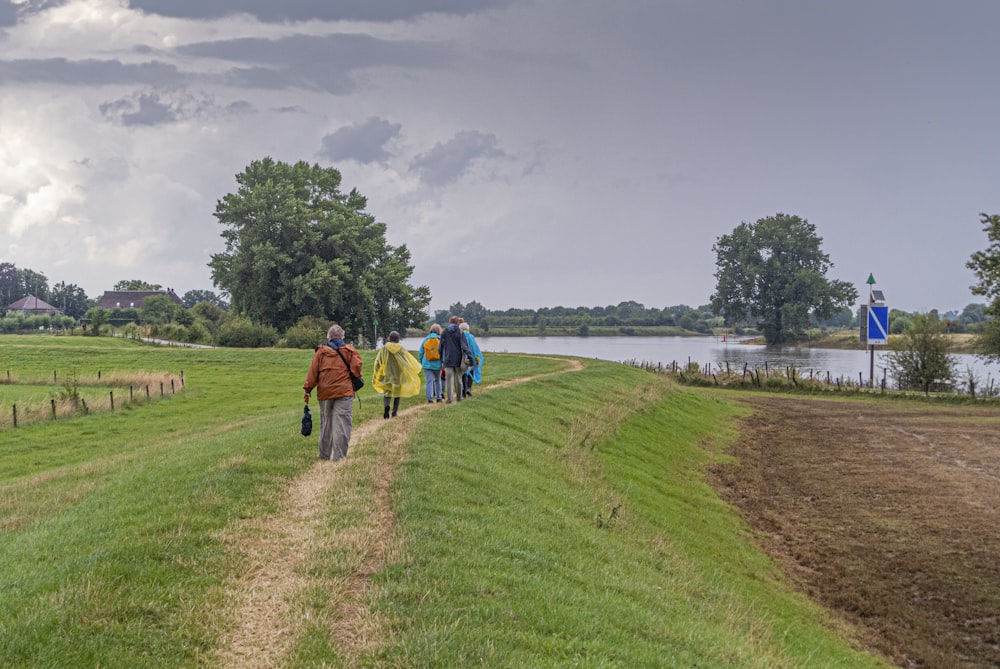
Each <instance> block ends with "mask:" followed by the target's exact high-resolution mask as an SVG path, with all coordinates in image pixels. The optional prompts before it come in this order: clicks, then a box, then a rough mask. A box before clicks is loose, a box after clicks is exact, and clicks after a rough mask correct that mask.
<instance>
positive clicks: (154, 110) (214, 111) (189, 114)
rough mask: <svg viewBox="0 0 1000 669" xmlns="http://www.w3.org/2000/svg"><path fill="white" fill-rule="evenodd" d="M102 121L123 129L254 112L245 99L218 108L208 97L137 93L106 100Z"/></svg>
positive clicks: (184, 94) (102, 109)
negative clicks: (120, 125)
mask: <svg viewBox="0 0 1000 669" xmlns="http://www.w3.org/2000/svg"><path fill="white" fill-rule="evenodd" d="M99 109H100V111H101V113H102V114H103V115H104V117H105V118H108V119H110V120H112V121H116V122H118V123H121V124H122V125H125V126H158V125H164V124H169V123H176V122H178V121H185V120H187V119H191V118H197V117H205V116H214V117H217V116H224V115H230V114H231V115H245V114H248V113H252V112H253V111H255V109H254V107H253V105H251V104H250V103H249V102H247V101H246V100H238V101H236V102H233V103H231V104H229V105H227V106H225V107H220V106H219V105H217V104H216V103H215V101H214V100H213V99H212V98H211V97H209V96H202V97H196V96H193V95H190V94H187V93H184V92H171V93H162V94H161V93H156V92H153V93H137V94H135V95H133V96H129V97H123V98H119V99H117V100H109V101H107V102H105V103H103V104H101V105H100V107H99Z"/></svg>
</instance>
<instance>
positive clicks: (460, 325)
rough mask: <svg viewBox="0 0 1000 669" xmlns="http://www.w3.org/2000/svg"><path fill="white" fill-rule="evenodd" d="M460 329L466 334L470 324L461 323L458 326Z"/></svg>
mask: <svg viewBox="0 0 1000 669" xmlns="http://www.w3.org/2000/svg"><path fill="white" fill-rule="evenodd" d="M458 329H459V330H461V331H462V332H465V331H466V330H468V329H469V324H468V323H459V324H458Z"/></svg>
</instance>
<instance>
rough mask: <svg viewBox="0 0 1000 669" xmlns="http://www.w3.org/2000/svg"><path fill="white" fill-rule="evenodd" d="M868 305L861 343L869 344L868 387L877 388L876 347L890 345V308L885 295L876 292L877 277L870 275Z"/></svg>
mask: <svg viewBox="0 0 1000 669" xmlns="http://www.w3.org/2000/svg"><path fill="white" fill-rule="evenodd" d="M867 283H868V304H867V305H862V307H861V318H862V319H863V320H862V325H861V341H863V342H865V343H866V344H868V350H869V355H870V358H869V363H868V385H869V386H871V387H872V388H874V387H875V347H876V346H884V345H885V344H887V343H889V307H887V306H886V305H885V295H884V294H883V293H882V291H881V290H876V289H875V288H874V286H875V277H874V275H872V274H869V275H868V281H867Z"/></svg>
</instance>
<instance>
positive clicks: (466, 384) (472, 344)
mask: <svg viewBox="0 0 1000 669" xmlns="http://www.w3.org/2000/svg"><path fill="white" fill-rule="evenodd" d="M458 327H459V329H460V330H461V331H462V336H463V337H465V341H466V342H467V343H468V344H469V350H470V351H472V366H470V367H469V368H468V369H466V370H465V371H464V372H462V397H469V396H470V395H472V384H473V383H475V384H476V385H477V386H478V385H479V384H480V383H482V382H483V352H482V351H481V350H480V348H479V343H478V342H477V341H476V338H475V336H474V335H473V334H472V332H470V331H469V324H468V323H465V322H463V323H460V324H459V326H458Z"/></svg>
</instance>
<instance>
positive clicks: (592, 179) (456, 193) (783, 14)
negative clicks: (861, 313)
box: [0, 0, 1000, 313]
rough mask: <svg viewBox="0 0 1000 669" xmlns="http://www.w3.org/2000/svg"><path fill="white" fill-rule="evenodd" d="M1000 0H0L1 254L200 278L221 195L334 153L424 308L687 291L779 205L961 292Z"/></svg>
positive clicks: (985, 157)
mask: <svg viewBox="0 0 1000 669" xmlns="http://www.w3.org/2000/svg"><path fill="white" fill-rule="evenodd" d="M998 25H1000V2H996V0H962V1H961V2H954V3H952V2H940V1H938V0H934V1H929V0H877V1H874V2H873V1H872V0H838V1H837V2H821V1H819V0H725V1H722V0H615V1H614V2H611V1H610V0H337V1H333V0H282V1H280V2H278V1H275V0H0V262H13V263H14V264H16V265H17V266H18V267H19V268H22V269H32V270H34V271H37V272H41V273H43V274H45V275H46V277H48V279H49V284H50V286H51V285H53V284H55V283H58V282H61V281H65V282H66V283H73V284H77V285H78V286H80V287H82V288H83V289H84V290H85V291H86V292H87V294H88V295H89V296H90V297H92V298H97V297H100V295H101V294H102V293H103V292H104V291H105V290H110V289H111V288H112V287H113V285H114V284H115V283H117V282H118V281H120V280H126V279H140V280H143V281H146V282H148V283H154V284H160V285H162V286H163V287H165V288H167V287H169V288H173V289H174V290H175V291H176V292H177V293H178V294H181V295H183V294H184V293H185V292H187V291H188V290H216V291H217V292H218V289H217V288H216V287H215V286H213V283H212V278H211V272H210V269H209V267H208V262H209V261H210V259H211V256H212V254H213V253H220V252H223V251H224V250H225V245H224V241H223V239H222V237H221V233H222V231H223V227H222V226H221V225H220V224H219V223H218V221H217V220H216V219H215V217H214V216H213V213H214V211H215V206H216V203H217V202H218V201H219V200H220V199H221V198H222V197H224V196H225V195H226V194H228V193H232V192H235V191H236V189H237V184H236V175H237V174H239V173H241V172H242V171H243V170H244V169H245V168H246V167H247V166H248V165H249V164H250V163H251V162H252V161H254V160H258V159H261V158H264V157H271V158H273V159H275V160H280V161H284V162H289V163H294V162H297V161H300V160H304V161H307V162H309V163H316V164H319V165H322V166H324V167H333V168H336V169H337V170H338V171H339V172H340V173H341V174H342V176H343V190H344V192H348V191H349V190H351V189H352V188H357V189H358V191H359V192H360V193H361V194H362V195H364V196H366V197H367V198H368V212H369V213H371V214H372V215H373V216H375V218H376V219H377V220H378V221H380V222H382V223H384V224H385V225H386V226H387V232H386V237H387V241H388V242H389V243H390V244H392V245H394V246H401V245H405V246H406V248H407V249H409V251H410V253H411V255H412V257H411V261H412V265H413V267H414V272H413V276H412V278H411V284H412V285H414V286H420V285H425V286H428V287H429V288H430V291H431V295H432V302H431V309H432V310H442V309H448V307H449V306H451V305H453V304H454V303H456V302H461V303H463V304H465V303H468V302H471V301H477V302H479V303H480V304H482V305H483V306H485V307H486V308H487V309H497V310H502V309H507V308H511V307H518V308H530V309H537V308H541V307H554V306H566V307H577V306H587V307H594V306H607V305H613V304H618V303H620V302H624V301H636V302H640V303H642V304H644V305H645V306H646V307H650V308H652V307H655V308H663V307H667V306H674V305H680V304H686V305H689V306H699V305H703V304H707V303H708V301H709V299H710V297H711V295H712V293H713V292H714V290H715V276H714V274H715V271H716V256H715V252H714V251H713V244H715V242H716V240H717V239H718V238H719V237H720V236H723V235H727V234H729V233H731V232H732V231H733V229H734V228H736V227H737V226H738V225H740V224H741V223H744V222H746V223H753V222H754V221H757V220H758V219H761V218H765V217H768V216H774V215H776V214H778V213H784V214H790V215H796V216H800V217H801V218H804V219H806V220H807V221H809V223H811V224H813V225H814V226H815V227H816V232H817V234H818V235H819V237H821V238H822V250H823V251H824V252H825V253H827V254H828V255H829V257H830V260H831V261H832V263H833V265H834V266H833V268H832V269H831V270H830V271H829V273H828V274H827V277H828V278H830V279H839V280H842V281H847V282H849V283H852V284H854V285H855V286H856V287H857V289H858V292H859V294H860V295H861V296H862V297H861V301H866V300H867V291H868V286H867V285H866V280H867V278H868V276H869V274H872V275H873V276H874V278H875V280H876V286H875V287H876V288H878V289H881V290H882V291H883V292H884V293H885V296H886V300H887V304H889V305H890V306H891V307H893V308H898V309H903V310H905V311H928V310H931V309H938V310H939V311H941V312H942V313H944V312H946V311H949V310H961V309H962V307H964V306H965V305H966V304H969V303H971V302H983V301H984V300H983V298H981V297H978V296H974V295H972V293H971V290H970V286H972V285H973V284H974V283H975V282H976V279H975V276H974V275H973V273H972V272H971V271H970V270H969V269H967V268H966V262H967V261H968V260H969V257H970V255H971V254H972V253H974V252H975V251H978V250H983V249H985V248H987V247H988V245H989V242H988V239H987V237H986V234H985V232H984V231H983V227H982V224H981V222H980V216H979V214H980V212H986V213H1000V160H998V156H1000V122H998V119H1000V85H998V82H1000V53H998V47H997V42H996V27H997V26H998Z"/></svg>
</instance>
